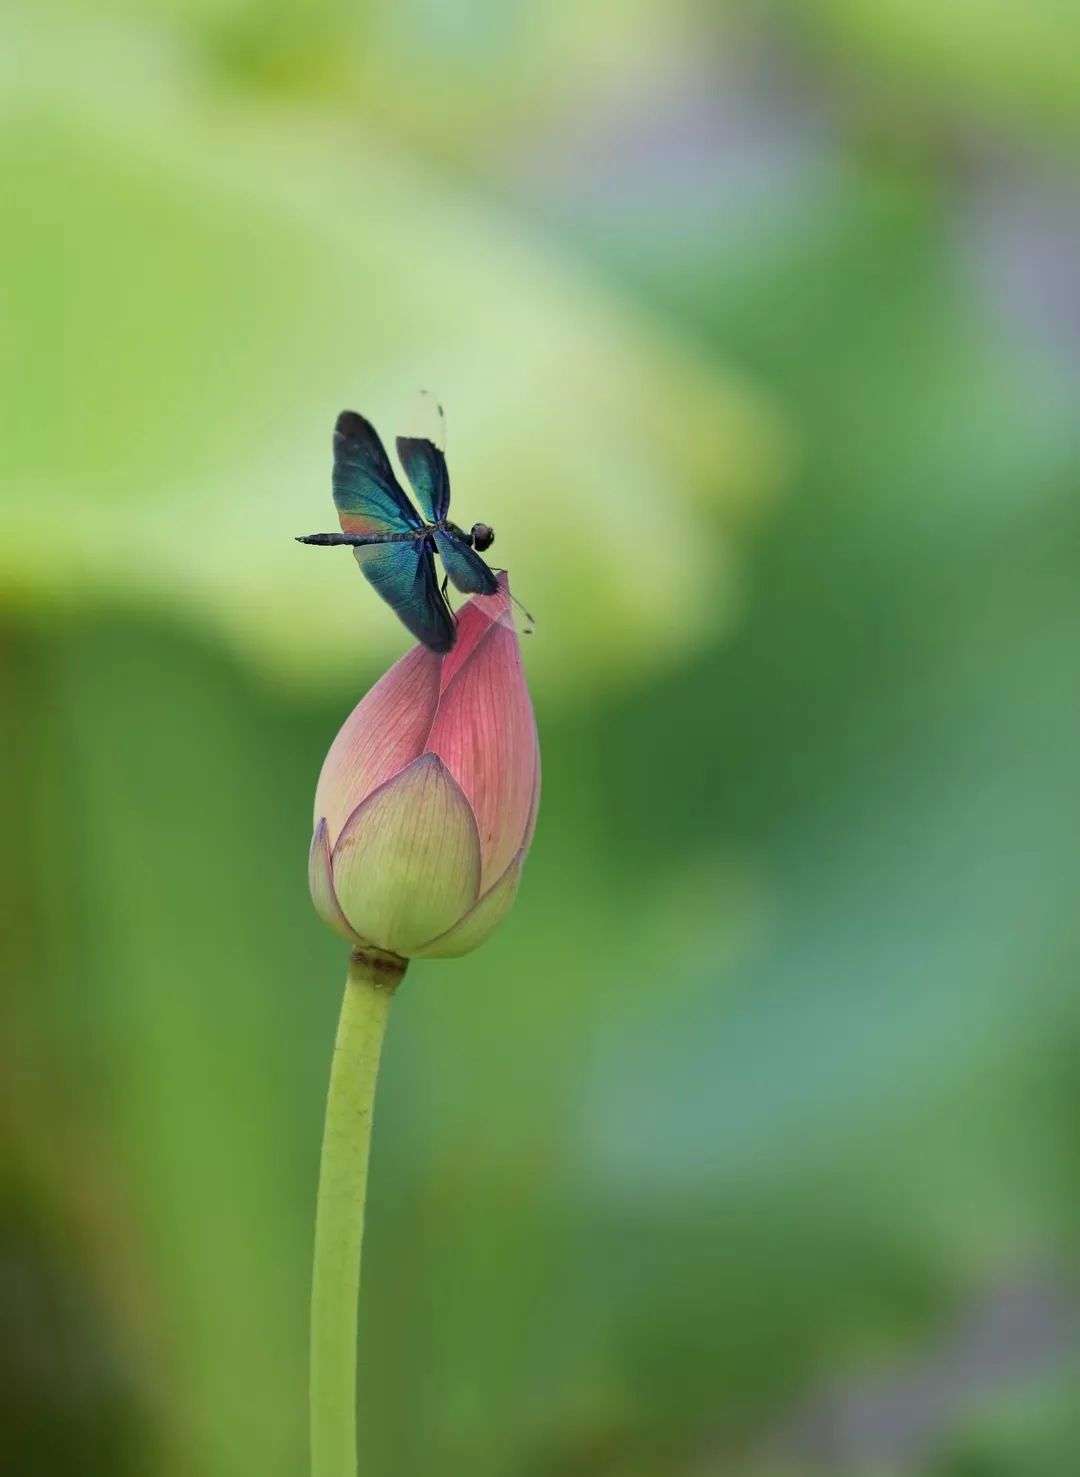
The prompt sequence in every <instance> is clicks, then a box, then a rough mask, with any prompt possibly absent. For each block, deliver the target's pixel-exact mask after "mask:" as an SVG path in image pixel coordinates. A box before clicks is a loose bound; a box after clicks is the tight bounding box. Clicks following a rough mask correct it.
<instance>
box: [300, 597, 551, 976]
mask: <svg viewBox="0 0 1080 1477" xmlns="http://www.w3.org/2000/svg"><path fill="white" fill-rule="evenodd" d="M499 586H500V588H499V592H498V593H497V594H495V595H490V596H475V597H474V598H473V599H472V600H469V601H468V602H467V604H466V605H464V606H463V607H462V609H461V611H460V612H459V613H458V636H457V642H456V644H455V646H454V648H453V650H452V651H450V652H448V653H447V654H446V655H445V656H439V655H437V654H436V653H435V652H432V651H429V650H428V649H427V648H426V647H425V646H415V647H413V649H412V650H411V651H410V652H408V654H407V655H405V656H403V657H402V658H401V660H400V661H399V662H396V663H395V664H394V666H392V667H391V668H390V670H389V671H388V672H387V673H386V675H385V676H384V677H382V678H380V680H379V681H378V682H376V684H375V686H374V687H373V688H372V689H371V691H370V692H369V693H368V694H367V696H366V697H365V698H363V699H362V701H361V702H360V703H359V704H358V705H357V706H356V707H355V708H354V709H353V711H352V712H351V713H350V715H349V717H348V718H347V719H346V720H345V723H344V724H343V725H342V728H341V730H340V732H339V733H338V735H337V737H336V738H335V740H334V742H333V743H332V744H331V745H330V752H329V753H328V754H327V756H326V760H325V762H324V764H323V767H322V773H321V774H320V776H319V783H318V786H317V788H316V791H315V834H314V836H313V837H312V841H311V857H310V862H309V879H310V884H311V896H312V900H313V901H314V903H315V908H316V911H317V912H318V914H319V916H320V918H322V919H323V921H324V922H326V923H328V924H329V925H330V927H331V928H334V929H336V930H337V932H338V933H340V934H341V935H342V936H343V937H344V938H346V939H348V941H349V942H350V943H351V944H352V945H353V946H354V947H357V948H364V947H368V948H371V947H374V948H376V949H380V950H384V951H386V952H388V953H391V954H398V955H400V956H402V957H403V958H415V957H418V956H423V957H425V958H433V957H443V956H448V955H457V954H467V953H468V952H469V950H470V949H475V948H476V946H477V945H478V944H481V943H483V941H484V940H485V939H486V938H487V936H488V934H490V933H491V932H492V931H493V929H494V928H495V927H496V925H497V924H498V923H499V922H500V921H501V919H502V917H503V915H504V914H505V913H506V912H507V911H508V909H509V907H510V904H511V903H512V902H513V900H514V895H515V893H516V892H517V885H518V880H519V878H520V876H521V868H522V865H523V864H524V861H525V854H526V852H527V851H528V849H529V843H530V842H531V840H532V834H533V827H534V825H535V823H536V806H537V800H538V798H539V793H540V750H539V746H538V744H537V738H536V723H535V720H534V718H533V710H532V703H531V701H530V699H529V690H528V688H527V687H526V685H525V675H524V673H523V671H522V667H521V651H520V648H519V646H518V638H517V633H516V631H515V630H514V624H513V621H512V619H511V615H510V600H509V594H508V590H507V584H506V576H505V574H503V575H500V576H499Z"/></svg>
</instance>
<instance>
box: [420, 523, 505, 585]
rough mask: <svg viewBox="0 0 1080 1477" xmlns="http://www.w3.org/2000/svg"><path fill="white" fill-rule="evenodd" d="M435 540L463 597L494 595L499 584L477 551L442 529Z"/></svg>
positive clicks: (449, 573)
mask: <svg viewBox="0 0 1080 1477" xmlns="http://www.w3.org/2000/svg"><path fill="white" fill-rule="evenodd" d="M434 538H435V543H436V544H437V546H438V549H439V557H440V559H441V560H442V562H443V564H444V565H445V567H446V572H447V574H448V575H449V576H450V578H451V580H452V581H453V583H454V585H455V587H456V588H457V589H459V590H460V591H461V593H462V594H463V595H494V593H495V591H496V590H497V589H498V588H499V582H498V580H497V579H496V578H495V576H494V575H493V574H492V572H491V570H490V569H489V568H488V567H487V565H486V564H485V563H484V561H483V560H482V559H481V558H480V555H479V554H478V553H477V552H476V550H475V549H471V548H470V547H469V545H468V544H467V543H465V542H464V540H463V539H460V538H458V537H457V536H456V534H453V533H449V532H447V531H446V530H445V529H442V528H437V529H436V530H435V534H434Z"/></svg>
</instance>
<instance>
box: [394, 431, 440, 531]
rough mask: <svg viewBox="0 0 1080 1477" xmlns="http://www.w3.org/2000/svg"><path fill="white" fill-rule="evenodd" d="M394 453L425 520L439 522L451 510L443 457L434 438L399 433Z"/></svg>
mask: <svg viewBox="0 0 1080 1477" xmlns="http://www.w3.org/2000/svg"><path fill="white" fill-rule="evenodd" d="M397 452H398V456H399V458H400V459H401V465H402V466H403V467H404V468H405V475H406V477H408V479H409V481H410V482H411V483H412V489H413V492H415V493H416V501H417V502H418V503H419V504H420V506H421V508H423V510H424V513H425V515H426V517H427V520H428V522H429V523H441V522H442V520H443V519H444V518H445V517H446V515H447V513H448V512H449V510H450V476H449V473H448V472H447V470H446V458H445V457H444V456H443V454H442V452H441V451H440V450H439V448H438V447H437V446H436V445H435V443H434V442H433V441H429V440H427V438H426V437H420V436H399V437H398V438H397Z"/></svg>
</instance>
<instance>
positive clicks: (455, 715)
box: [427, 594, 539, 891]
mask: <svg viewBox="0 0 1080 1477" xmlns="http://www.w3.org/2000/svg"><path fill="white" fill-rule="evenodd" d="M500 601H503V608H505V597H504V596H502V595H501V594H500V595H498V596H491V597H490V598H489V599H487V600H485V601H484V602H483V606H487V607H489V608H490V607H495V608H496V609H499V608H500V606H499V602H500ZM459 629H460V631H461V634H460V635H459V638H458V647H461V646H464V647H465V655H464V657H463V659H460V660H459V661H458V662H457V663H456V666H455V670H454V674H453V676H452V678H451V679H450V681H449V682H447V683H445V684H444V688H443V693H442V696H441V698H440V700H439V708H438V712H437V713H436V715H435V721H434V723H433V724H432V727H431V733H430V736H429V737H428V741H427V748H428V750H429V751H430V752H431V753H434V754H438V755H439V757H440V758H441V759H442V761H443V763H444V764H445V765H446V767H447V768H448V769H449V771H450V773H451V774H452V775H453V776H454V778H455V779H456V780H457V782H458V784H459V785H460V786H461V788H462V790H463V791H464V793H465V795H466V796H467V798H468V800H469V803H470V805H471V806H472V808H473V811H474V813H475V815H476V823H477V826H478V827H479V831H480V854H481V858H482V861H483V869H482V873H481V880H480V888H481V891H485V890H486V889H487V888H488V887H490V886H491V884H492V882H493V881H494V880H495V879H496V878H498V877H501V876H502V874H503V873H504V872H505V871H506V868H507V867H508V866H509V864H510V860H511V858H512V857H513V856H514V854H515V853H516V852H517V851H518V850H519V849H520V848H521V846H522V844H523V843H524V841H525V839H526V836H527V834H528V833H529V831H530V826H531V822H532V817H533V815H534V813H535V799H536V795H537V790H538V785H539V751H538V746H537V739H536V723H535V720H534V718H533V710H532V703H531V702H530V700H529V691H528V688H527V687H526V685H525V676H524V673H523V672H522V668H521V651H520V648H519V646H518V639H517V633H516V632H515V631H514V629H513V625H512V623H511V624H509V625H507V624H504V623H503V621H502V619H501V618H496V619H494V620H492V619H490V618H489V612H488V611H485V610H484V609H483V608H482V605H481V602H480V601H470V602H469V604H468V605H467V606H465V608H464V610H463V612H462V616H461V627H460V628H459ZM458 647H455V649H454V651H453V652H451V654H450V656H449V657H447V658H446V660H445V661H444V663H443V669H444V675H445V671H446V668H447V667H449V665H450V663H451V661H452V660H453V658H454V657H456V656H457V655H458Z"/></svg>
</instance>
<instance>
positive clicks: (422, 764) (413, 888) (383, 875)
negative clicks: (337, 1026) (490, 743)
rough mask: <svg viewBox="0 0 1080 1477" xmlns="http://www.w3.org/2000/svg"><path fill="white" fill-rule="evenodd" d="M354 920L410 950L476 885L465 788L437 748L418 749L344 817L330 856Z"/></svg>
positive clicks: (442, 925) (450, 921) (476, 847)
mask: <svg viewBox="0 0 1080 1477" xmlns="http://www.w3.org/2000/svg"><path fill="white" fill-rule="evenodd" d="M332 867H333V875H334V888H335V891H336V893H337V898H338V902H339V904H340V906H341V910H342V912H343V913H344V914H345V916H346V918H347V919H348V920H349V923H350V924H351V926H352V928H353V929H354V930H355V931H356V932H357V933H359V934H361V935H362V936H363V937H364V938H366V939H368V940H370V941H371V943H373V944H375V945H376V946H377V947H378V948H380V949H387V950H389V951H390V952H391V953H394V954H403V955H408V954H410V953H412V951H413V950H414V949H415V948H417V947H419V946H420V945H422V944H424V943H426V942H427V940H429V939H432V938H436V937H437V936H438V935H440V934H442V933H445V932H446V931H447V930H448V929H450V928H452V927H453V925H454V924H455V923H456V922H457V921H458V920H459V919H460V918H462V917H463V916H464V915H465V914H466V913H467V912H468V911H469V910H470V909H471V908H472V906H473V904H474V903H475V902H476V899H477V896H478V893H479V888H480V842H479V838H478V836H477V833H476V821H475V818H474V817H473V813H472V809H471V807H470V805H469V802H468V801H467V800H466V798H465V796H464V795H463V794H462V793H461V790H460V788H459V786H458V785H457V783H456V782H455V780H454V778H453V776H452V775H450V774H449V772H448V771H447V769H446V767H445V766H444V765H443V763H442V761H441V760H440V759H439V758H438V756H437V755H435V754H423V755H421V757H420V758H419V759H416V760H414V761H413V763H412V764H410V765H408V767H407V768H406V769H404V770H402V771H401V773H400V774H397V775H395V776H394V777H393V779H391V780H388V781H387V782H386V784H384V785H382V786H380V788H379V789H377V790H376V791H374V793H373V794H371V795H369V796H368V798H367V799H366V800H364V801H363V802H362V803H361V804H360V805H358V806H357V808H356V810H355V811H354V812H353V814H352V815H351V816H350V817H349V819H348V821H347V822H346V824H345V827H344V829H343V830H342V832H341V835H340V836H339V837H338V841H337V845H336V846H335V847H334V851H333V857H332Z"/></svg>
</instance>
